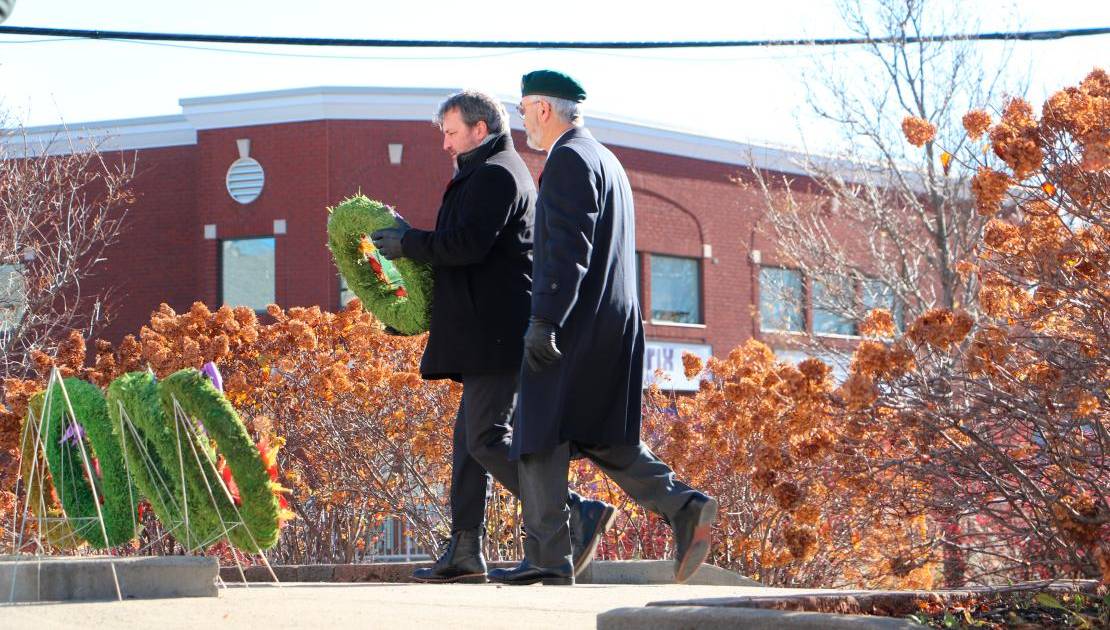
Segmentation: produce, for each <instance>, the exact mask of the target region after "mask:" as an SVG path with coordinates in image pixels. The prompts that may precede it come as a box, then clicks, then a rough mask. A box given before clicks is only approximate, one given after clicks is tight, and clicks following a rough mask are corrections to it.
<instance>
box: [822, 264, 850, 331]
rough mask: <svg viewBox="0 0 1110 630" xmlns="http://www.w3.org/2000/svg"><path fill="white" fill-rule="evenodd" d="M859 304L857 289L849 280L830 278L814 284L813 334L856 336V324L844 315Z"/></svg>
mask: <svg viewBox="0 0 1110 630" xmlns="http://www.w3.org/2000/svg"><path fill="white" fill-rule="evenodd" d="M853 304H857V302H856V295H855V288H854V285H853V283H852V281H851V279H849V278H829V279H828V280H815V281H814V282H813V332H814V333H819V334H826V335H854V334H856V323H855V321H853V320H852V318H851V317H846V316H845V315H844V314H845V313H846V312H850V311H851V310H852V305H853Z"/></svg>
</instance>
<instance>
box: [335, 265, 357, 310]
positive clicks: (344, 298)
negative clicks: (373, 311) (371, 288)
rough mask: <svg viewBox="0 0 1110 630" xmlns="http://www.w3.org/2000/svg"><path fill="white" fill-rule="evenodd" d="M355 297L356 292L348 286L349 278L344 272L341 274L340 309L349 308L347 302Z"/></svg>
mask: <svg viewBox="0 0 1110 630" xmlns="http://www.w3.org/2000/svg"><path fill="white" fill-rule="evenodd" d="M354 298H355V292H354V291H352V290H351V288H350V287H349V286H347V279H346V278H344V277H343V274H339V308H340V310H342V309H345V308H347V303H348V302H350V301H351V300H352V299H354Z"/></svg>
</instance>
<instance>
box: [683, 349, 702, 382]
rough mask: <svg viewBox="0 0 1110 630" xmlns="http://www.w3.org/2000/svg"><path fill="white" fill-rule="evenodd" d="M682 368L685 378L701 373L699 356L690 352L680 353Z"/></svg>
mask: <svg viewBox="0 0 1110 630" xmlns="http://www.w3.org/2000/svg"><path fill="white" fill-rule="evenodd" d="M682 369H683V373H684V374H685V375H686V378H694V377H695V376H697V375H698V374H700V373H701V370H702V362H701V357H699V356H698V355H696V354H693V353H691V352H683V353H682Z"/></svg>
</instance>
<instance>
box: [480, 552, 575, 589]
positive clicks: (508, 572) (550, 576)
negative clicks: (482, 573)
mask: <svg viewBox="0 0 1110 630" xmlns="http://www.w3.org/2000/svg"><path fill="white" fill-rule="evenodd" d="M489 579H490V580H491V581H493V582H500V583H501V584H510V585H513V586H524V585H526V584H535V583H536V582H543V583H544V584H547V585H559V586H573V585H574V567H573V566H571V563H569V562H567V563H565V564H563V565H562V566H558V567H550V568H549V567H537V566H536V565H534V564H532V563H531V562H529V561H528V559H527V558H526V559H525V560H524V561H523V562H521V563H520V564H518V565H517V566H515V567H513V568H511V569H494V570H492V571H490V572H489Z"/></svg>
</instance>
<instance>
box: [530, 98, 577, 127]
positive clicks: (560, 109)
mask: <svg viewBox="0 0 1110 630" xmlns="http://www.w3.org/2000/svg"><path fill="white" fill-rule="evenodd" d="M539 99H540V100H541V101H547V102H548V103H551V110H552V111H554V112H555V115H556V116H558V117H559V118H560V119H562V120H564V121H566V122H568V123H571V124H572V125H574V126H575V127H581V126H582V125H583V124H584V123H585V121H584V120H583V119H582V106H581V105H579V104H578V103H577V102H575V101H572V100H570V99H566V98H559V97H557V96H540V97H539Z"/></svg>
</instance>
